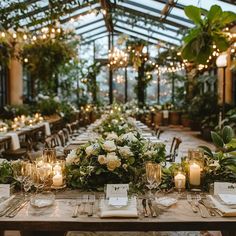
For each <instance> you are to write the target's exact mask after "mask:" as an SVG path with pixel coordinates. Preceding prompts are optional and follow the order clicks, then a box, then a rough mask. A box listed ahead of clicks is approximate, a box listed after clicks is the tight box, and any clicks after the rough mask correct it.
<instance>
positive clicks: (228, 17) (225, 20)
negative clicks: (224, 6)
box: [220, 11, 236, 25]
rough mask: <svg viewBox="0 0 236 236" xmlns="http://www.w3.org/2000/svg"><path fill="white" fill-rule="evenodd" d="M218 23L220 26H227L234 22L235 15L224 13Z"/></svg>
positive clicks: (228, 12) (229, 12)
mask: <svg viewBox="0 0 236 236" xmlns="http://www.w3.org/2000/svg"><path fill="white" fill-rule="evenodd" d="M220 21H221V24H222V25H226V24H229V23H231V22H233V21H236V14H235V13H234V12H231V11H224V12H222V15H221V17H220Z"/></svg>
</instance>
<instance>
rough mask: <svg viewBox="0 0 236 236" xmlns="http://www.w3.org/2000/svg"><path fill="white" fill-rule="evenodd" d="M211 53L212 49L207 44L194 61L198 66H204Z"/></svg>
mask: <svg viewBox="0 0 236 236" xmlns="http://www.w3.org/2000/svg"><path fill="white" fill-rule="evenodd" d="M211 53H212V48H211V47H210V46H209V44H208V45H205V46H204V47H202V48H201V49H200V51H199V52H198V54H197V56H196V60H195V61H196V62H197V63H198V64H205V63H206V61H207V60H208V58H209V56H210V55H211Z"/></svg>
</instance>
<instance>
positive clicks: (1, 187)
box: [0, 184, 10, 198]
mask: <svg viewBox="0 0 236 236" xmlns="http://www.w3.org/2000/svg"><path fill="white" fill-rule="evenodd" d="M0 197H7V198H8V197H10V184H0Z"/></svg>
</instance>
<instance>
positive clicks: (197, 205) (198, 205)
mask: <svg viewBox="0 0 236 236" xmlns="http://www.w3.org/2000/svg"><path fill="white" fill-rule="evenodd" d="M199 197H200V195H197V197H196V199H195V201H194V204H195V206H196V207H197V208H198V209H199V211H200V214H201V217H202V218H206V217H207V216H206V214H205V213H204V211H203V210H202V208H201V206H200V203H199V202H198V201H199Z"/></svg>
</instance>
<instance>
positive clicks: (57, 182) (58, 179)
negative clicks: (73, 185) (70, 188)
mask: <svg viewBox="0 0 236 236" xmlns="http://www.w3.org/2000/svg"><path fill="white" fill-rule="evenodd" d="M52 182H53V186H55V187H60V186H62V184H63V178H62V175H61V174H60V173H56V174H55V175H54V176H53V178H52Z"/></svg>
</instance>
